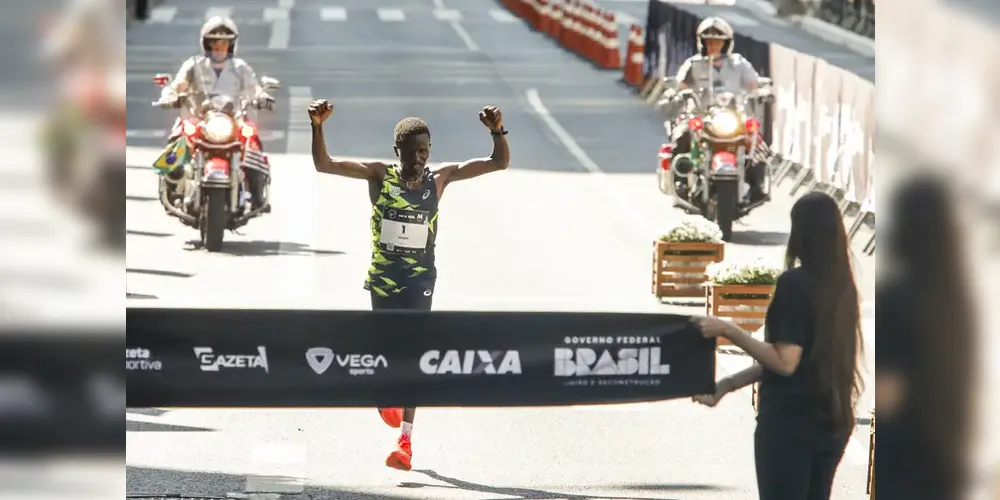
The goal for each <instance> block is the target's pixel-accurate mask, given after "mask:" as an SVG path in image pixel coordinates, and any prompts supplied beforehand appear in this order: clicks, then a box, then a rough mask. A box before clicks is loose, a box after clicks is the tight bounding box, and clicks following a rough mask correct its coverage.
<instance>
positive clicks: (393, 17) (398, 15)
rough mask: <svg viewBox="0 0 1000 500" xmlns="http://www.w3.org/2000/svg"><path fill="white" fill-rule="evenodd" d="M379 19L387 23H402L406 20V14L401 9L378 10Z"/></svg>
mask: <svg viewBox="0 0 1000 500" xmlns="http://www.w3.org/2000/svg"><path fill="white" fill-rule="evenodd" d="M378 18H379V20H380V21H383V22H387V23H401V22H403V21H405V20H406V14H404V13H403V11H402V10H401V9H378Z"/></svg>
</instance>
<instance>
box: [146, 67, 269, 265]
mask: <svg viewBox="0 0 1000 500" xmlns="http://www.w3.org/2000/svg"><path fill="white" fill-rule="evenodd" d="M153 81H154V83H155V84H156V85H157V86H159V87H165V86H167V85H168V84H169V83H170V75H166V74H158V75H156V76H155V77H154V79H153ZM261 86H262V87H263V89H264V90H265V91H271V90H276V89H279V88H281V84H280V82H279V81H278V80H276V79H274V78H271V77H267V76H265V77H263V78H261ZM196 96H197V97H204V100H200V99H198V98H197V97H196ZM177 97H178V99H177V101H176V104H175V105H173V106H172V105H171V104H172V103H164V102H161V101H157V102H153V103H152V104H153V106H154V107H159V108H161V109H171V108H177V107H180V106H182V105H187V107H188V110H189V112H190V116H191V117H193V118H186V119H178V121H177V122H176V123H175V126H174V128H173V130H172V131H171V133H170V140H169V142H170V143H171V145H178V144H179V147H175V148H174V150H173V151H171V152H169V153H167V159H168V160H169V161H168V162H167V163H169V164H170V165H169V166H168V167H166V168H160V166H158V165H154V166H157V167H158V168H157V170H158V171H159V173H160V175H159V199H160V204H162V205H163V208H164V209H165V210H166V212H167V214H168V215H171V216H173V217H176V218H177V219H180V221H181V222H182V223H183V224H184V225H186V226H190V227H192V228H195V229H197V230H198V231H199V233H200V237H201V238H200V242H201V246H202V248H205V249H206V250H208V251H209V252H218V251H220V250H222V240H223V236H224V233H225V231H226V230H227V229H228V230H230V231H235V230H236V229H238V228H240V227H243V226H245V225H246V224H247V223H248V222H249V221H250V220H251V219H255V218H257V217H260V216H261V215H264V214H266V213H269V212H270V211H271V205H270V203H269V197H268V186H269V184H270V182H269V181H270V167H269V164H268V160H267V157H266V156H265V155H264V154H263V152H262V149H261V141H260V137H259V135H258V132H257V127H256V126H255V125H254V124H253V123H251V122H250V120H249V117H248V116H247V113H248V110H249V109H250V108H254V109H265V108H263V107H262V104H263V103H262V102H259V101H258V100H256V99H246V98H243V97H240V98H233V97H232V96H228V95H224V94H207V95H205V94H202V93H179V94H177ZM168 147H169V146H168ZM182 156H183V157H185V158H181V157H182ZM176 168H182V169H183V173H182V175H169V174H170V173H172V172H173V170H174V169H176ZM252 176H256V177H257V180H256V182H259V183H260V184H258V185H259V186H260V188H259V189H257V190H256V191H257V192H258V196H262V198H263V199H260V200H257V201H258V203H257V204H256V205H257V206H254V205H253V204H251V203H250V200H251V192H252V191H251V187H252V186H251V183H252V182H253V181H254V179H251V178H250V177H252ZM168 184H169V185H172V186H173V187H174V189H168Z"/></svg>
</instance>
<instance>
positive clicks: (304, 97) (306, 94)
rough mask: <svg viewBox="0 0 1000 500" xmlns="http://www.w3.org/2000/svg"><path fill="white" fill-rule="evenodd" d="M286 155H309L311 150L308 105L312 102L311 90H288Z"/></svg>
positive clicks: (305, 88) (292, 88) (295, 88)
mask: <svg viewBox="0 0 1000 500" xmlns="http://www.w3.org/2000/svg"><path fill="white" fill-rule="evenodd" d="M288 95H289V100H288V151H287V152H288V153H310V152H311V150H312V125H311V124H310V121H309V114H308V113H307V110H308V109H309V104H311V103H312V101H313V96H312V88H310V87H289V88H288Z"/></svg>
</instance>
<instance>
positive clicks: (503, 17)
mask: <svg viewBox="0 0 1000 500" xmlns="http://www.w3.org/2000/svg"><path fill="white" fill-rule="evenodd" d="M490 17H492V18H493V20H494V21H496V22H498V23H512V22H514V21H517V18H516V17H514V15H513V14H511V13H510V12H507V11H506V10H503V9H490Z"/></svg>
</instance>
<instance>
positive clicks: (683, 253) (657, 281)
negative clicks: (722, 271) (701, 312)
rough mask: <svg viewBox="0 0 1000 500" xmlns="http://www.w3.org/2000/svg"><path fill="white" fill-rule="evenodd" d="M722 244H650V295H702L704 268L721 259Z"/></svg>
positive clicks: (722, 253) (724, 253) (658, 242)
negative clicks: (651, 270)
mask: <svg viewBox="0 0 1000 500" xmlns="http://www.w3.org/2000/svg"><path fill="white" fill-rule="evenodd" d="M725 255H726V244H725V243H671V242H667V241H656V242H654V243H653V295H655V296H656V298H658V299H660V298H663V297H703V296H704V295H705V288H704V285H705V282H706V281H707V280H708V277H707V276H706V275H705V268H707V267H708V266H709V264H713V263H715V262H722V260H723V259H724V258H725Z"/></svg>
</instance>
